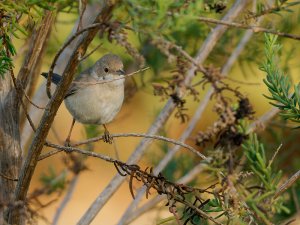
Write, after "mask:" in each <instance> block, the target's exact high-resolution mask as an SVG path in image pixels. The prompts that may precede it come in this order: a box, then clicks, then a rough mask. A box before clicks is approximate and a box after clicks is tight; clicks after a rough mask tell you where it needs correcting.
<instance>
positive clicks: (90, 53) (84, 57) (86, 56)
mask: <svg viewBox="0 0 300 225" xmlns="http://www.w3.org/2000/svg"><path fill="white" fill-rule="evenodd" d="M102 45H103V44H102V43H100V44H99V45H97V46H96V47H95V48H94V49H93V50H92V51H91V52H89V53H88V54H86V55H85V56H83V57H82V58H80V59H79V62H82V61H84V60H85V59H87V58H88V57H89V56H91V55H92V54H93V53H94V52H95V51H97V50H98V48H100V47H101V46H102Z"/></svg>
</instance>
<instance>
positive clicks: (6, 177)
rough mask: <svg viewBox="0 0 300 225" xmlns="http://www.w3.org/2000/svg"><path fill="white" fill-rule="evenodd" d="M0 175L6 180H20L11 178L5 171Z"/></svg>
mask: <svg viewBox="0 0 300 225" xmlns="http://www.w3.org/2000/svg"><path fill="white" fill-rule="evenodd" d="M0 177H2V178H4V179H6V180H11V181H18V179H17V178H11V177H9V176H6V175H4V174H3V173H0Z"/></svg>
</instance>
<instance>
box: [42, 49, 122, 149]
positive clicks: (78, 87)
mask: <svg viewBox="0 0 300 225" xmlns="http://www.w3.org/2000/svg"><path fill="white" fill-rule="evenodd" d="M42 75H43V76H44V77H46V78H47V77H48V73H42ZM124 75H125V73H124V70H123V63H122V60H121V59H120V57H119V56H117V55H113V54H107V55H104V56H103V57H102V58H100V59H99V60H98V61H97V62H96V63H95V64H94V65H93V66H92V67H90V68H88V69H87V70H85V71H83V72H82V73H80V74H79V75H78V76H77V77H76V78H75V79H74V81H73V82H72V84H71V86H70V88H69V90H68V91H67V94H66V96H65V105H66V107H67V109H68V111H69V112H70V113H71V115H72V116H73V122H72V126H71V129H70V132H69V135H68V137H67V139H66V144H69V143H70V137H71V132H72V129H73V126H74V123H75V120H76V121H78V122H80V123H83V124H97V125H103V126H104V129H105V131H104V141H105V142H109V143H112V138H111V137H110V135H109V132H108V130H107V128H106V126H105V124H107V123H109V122H111V121H112V120H113V119H114V117H115V116H116V115H117V113H118V112H119V111H120V109H121V106H122V103H123V99H124V79H119V78H122V77H124ZM115 78H118V79H116V80H114V81H110V80H112V79H115ZM60 80H61V76H60V75H58V74H56V73H53V76H52V82H53V83H54V84H58V83H59V82H60ZM101 82H102V83H101Z"/></svg>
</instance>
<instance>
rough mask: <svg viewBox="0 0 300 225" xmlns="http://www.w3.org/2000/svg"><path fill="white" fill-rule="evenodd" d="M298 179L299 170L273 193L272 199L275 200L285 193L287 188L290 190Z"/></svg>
mask: <svg viewBox="0 0 300 225" xmlns="http://www.w3.org/2000/svg"><path fill="white" fill-rule="evenodd" d="M299 178H300V170H299V171H298V172H296V173H295V174H294V175H293V176H291V177H290V178H289V179H288V180H287V181H285V182H284V183H283V184H282V185H281V186H280V187H279V188H278V189H277V191H276V192H275V194H274V196H273V198H274V199H275V198H277V197H278V196H279V195H281V194H282V193H283V192H285V191H286V190H287V189H288V188H290V187H291V186H292V185H293V184H294V183H295V182H296V180H298V179H299Z"/></svg>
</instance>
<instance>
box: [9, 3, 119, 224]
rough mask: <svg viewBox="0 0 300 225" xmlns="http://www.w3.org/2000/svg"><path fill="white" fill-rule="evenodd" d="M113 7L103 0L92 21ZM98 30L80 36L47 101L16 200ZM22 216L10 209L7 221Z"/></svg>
mask: <svg viewBox="0 0 300 225" xmlns="http://www.w3.org/2000/svg"><path fill="white" fill-rule="evenodd" d="M112 9H113V3H110V2H108V1H103V4H102V8H101V10H100V12H99V13H98V15H97V16H96V17H95V19H94V21H93V22H94V23H103V22H106V21H107V20H108V18H109V16H110V15H111V11H112ZM97 32H98V29H97V28H95V29H91V30H89V31H87V32H86V33H85V34H84V35H83V36H82V37H81V38H80V41H79V43H78V45H77V46H76V47H75V48H74V51H73V54H72V56H71V59H70V61H69V62H68V64H67V66H66V69H65V70H64V73H63V74H62V80H61V82H60V84H59V85H58V86H57V89H56V91H55V92H54V94H53V97H52V98H51V100H50V101H49V103H48V105H47V107H46V109H45V112H44V114H43V117H42V119H41V121H40V124H39V127H38V128H37V131H36V133H35V136H34V139H33V141H32V143H31V145H30V147H29V151H28V155H27V157H26V160H25V162H24V165H23V167H22V170H21V173H20V177H19V181H18V184H17V188H16V192H15V200H16V201H25V199H26V195H27V191H28V188H29V185H30V181H31V178H32V176H33V172H34V170H35V167H36V164H37V162H38V157H39V155H40V153H41V151H42V148H43V146H44V143H45V139H46V137H47V135H48V132H49V130H50V127H51V125H52V123H53V120H54V117H55V115H56V112H57V110H58V108H59V106H60V104H61V103H62V101H63V98H64V96H65V94H66V92H67V90H68V88H69V86H70V84H71V82H72V80H73V76H74V73H75V70H76V67H77V65H78V63H79V58H80V56H82V55H83V54H84V53H85V52H86V49H87V47H88V45H89V44H90V43H91V41H92V40H93V38H94V36H95V35H96V33H97ZM22 220H23V218H21V216H20V214H19V213H18V212H17V211H11V212H10V215H9V222H10V223H13V224H22Z"/></svg>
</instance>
